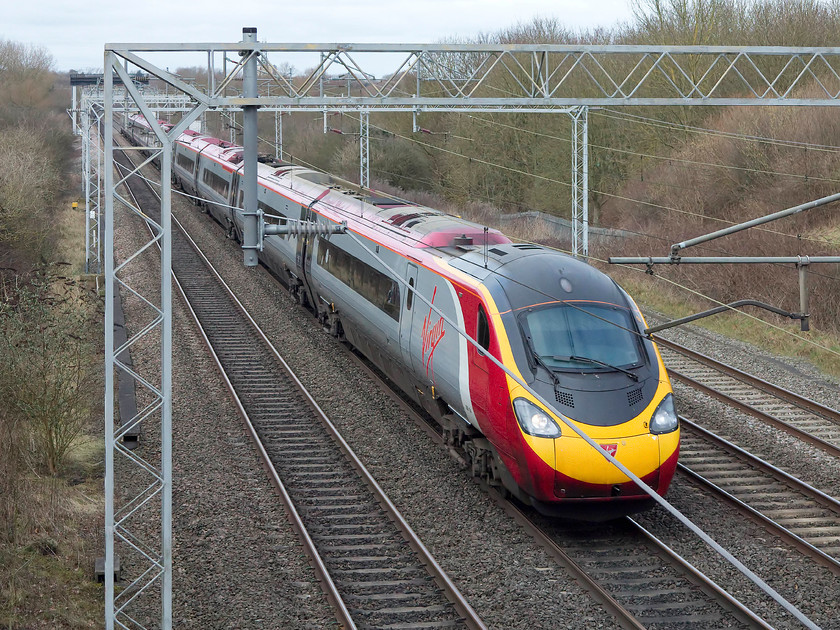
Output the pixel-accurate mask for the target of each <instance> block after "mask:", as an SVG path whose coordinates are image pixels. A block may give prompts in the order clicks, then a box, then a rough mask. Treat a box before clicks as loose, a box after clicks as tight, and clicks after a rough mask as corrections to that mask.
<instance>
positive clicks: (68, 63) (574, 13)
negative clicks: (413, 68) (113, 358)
mask: <svg viewBox="0 0 840 630" xmlns="http://www.w3.org/2000/svg"><path fill="white" fill-rule="evenodd" d="M3 5H4V6H3V11H2V18H0V39H6V40H12V41H15V42H19V43H23V44H34V45H37V46H43V47H44V48H46V49H47V50H48V51H49V52H50V53H51V54H52V56H53V58H54V59H55V69H56V70H58V71H67V70H70V69H75V70H92V69H100V71H101V68H102V59H103V50H104V45H105V43H106V42H107V43H141V42H142V43H162V42H185V43H187V42H237V41H240V40H241V39H242V27H246V26H256V27H257V29H258V31H257V36H258V38H259V40H260V41H262V42H283V43H301V42H308V43H338V42H341V43H350V42H381V43H434V42H438V41H440V40H442V39H444V38H452V37H462V38H468V37H474V36H476V35H478V34H479V33H494V32H496V31H498V30H501V29H505V28H508V27H512V26H515V25H516V24H517V23H520V22H529V21H531V19H532V18H534V17H535V16H540V17H554V18H557V19H558V20H559V21H560V22H561V23H562V24H563V25H565V26H566V27H567V28H570V29H572V30H576V29H578V28H591V27H595V26H605V27H609V26H612V25H613V24H615V23H616V22H619V21H629V20H630V18H631V16H632V13H631V9H630V0H346V1H343V2H342V1H338V0H296V1H290V0H275V1H273V2H272V1H269V0H239V1H231V0H225V1H221V0H203V1H201V2H196V1H189V0H181V2H173V1H171V0H170V1H167V2H163V1H161V0H135V1H133V2H126V1H125V0H110V1H109V2H103V1H102V0H89V1H88V2H68V1H67V0H37V1H34V0H29V1H28V2H27V1H20V0H4V2H3ZM199 7H200V8H199ZM273 61H275V60H273ZM156 63H158V64H159V65H161V66H170V65H171V66H173V67H172V69H173V70H174V69H175V68H176V67H181V66H190V65H200V64H201V61H199V60H197V59H188V58H186V57H185V56H183V55H182V56H177V55H176V56H174V57H172V58H167V59H166V60H157V61H156ZM275 63H277V61H275ZM291 63H292V64H293V65H295V67H297V68H301V66H303V65H305V62H302V61H301V62H299V63H295V61H291Z"/></svg>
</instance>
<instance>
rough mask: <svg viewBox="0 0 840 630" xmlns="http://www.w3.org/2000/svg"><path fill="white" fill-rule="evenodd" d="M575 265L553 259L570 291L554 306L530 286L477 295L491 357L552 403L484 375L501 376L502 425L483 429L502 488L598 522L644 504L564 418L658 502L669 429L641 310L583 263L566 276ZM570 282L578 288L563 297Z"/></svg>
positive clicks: (664, 388)
mask: <svg viewBox="0 0 840 630" xmlns="http://www.w3.org/2000/svg"><path fill="white" fill-rule="evenodd" d="M543 262H544V261H543ZM530 263H531V266H532V267H533V268H544V266H545V265H542V266H537V265H534V264H533V260H532V261H530ZM582 264H583V263H569V262H568V261H563V262H562V265H563V267H564V269H565V271H562V270H561V276H558V278H559V277H563V278H572V279H573V280H574V282H572V281H570V283H569V285H568V286H567V287H566V288H567V289H571V291H569V292H565V291H564V293H565V295H563V297H559V296H558V298H557V299H551V298H550V297H547V295H546V291H545V287H544V286H543V287H542V288H540V282H539V281H538V280H534V281H533V282H530V283H528V282H521V281H520V282H518V283H515V286H511V284H512V283H508V285H507V286H502V287H501V288H502V289H503V290H502V291H499V290H498V288H496V289H493V290H490V291H488V294H487V296H486V299H487V301H488V309H489V308H491V307H490V306H489V305H491V304H493V305H497V306H498V307H499V308H500V309H501V310H502V312H501V313H499V310H498V309H496V310H493V311H491V315H492V317H491V318H490V319H491V326H492V329H493V331H495V332H494V333H493V334H494V336H496V337H497V339H498V340H499V342H500V343H498V348H493V351H494V354H495V353H496V352H498V358H500V359H501V360H502V361H503V362H504V363H505V364H506V365H509V366H515V367H516V372H517V373H518V375H519V376H520V377H521V378H523V380H524V381H525V382H527V383H528V384H529V386H530V387H531V388H532V389H533V390H534V391H536V392H537V393H538V394H539V395H540V397H542V398H543V399H544V400H546V401H549V402H552V403H553V404H552V406H551V408H549V409H546V408H545V407H544V405H542V403H540V402H539V401H538V400H537V399H536V397H534V396H533V395H532V394H531V393H529V392H528V391H527V390H526V389H525V388H523V387H522V386H521V385H519V384H518V383H517V382H516V381H514V380H513V379H512V378H510V377H509V376H507V375H503V373H502V370H500V369H499V368H498V367H496V366H492V367H490V368H489V369H490V370H491V371H492V370H495V371H497V372H498V373H499V374H502V375H503V382H504V389H505V390H506V391H505V394H506V396H505V398H506V399H507V401H508V405H507V409H506V410H505V412H506V413H504V414H503V415H504V416H506V417H503V415H502V414H500V415H498V416H497V417H496V418H495V419H493V418H489V417H488V418H487V419H485V421H484V423H483V424H484V425H492V428H490V431H491V432H495V434H494V436H493V437H494V438H495V439H492V441H493V443H494V444H495V446H496V450H497V454H498V457H499V459H500V460H501V462H503V463H504V466H505V469H506V470H505V471H504V474H503V475H502V478H503V480H504V481H505V482H506V483H505V485H506V486H508V488H509V489H510V490H512V491H514V492H515V493H518V494H519V495H520V498H522V499H523V500H525V501H526V502H529V503H531V504H533V505H534V506H535V507H536V508H537V509H538V510H540V511H542V512H544V513H547V514H551V515H554V516H566V517H569V518H582V519H591V520H601V519H604V518H614V517H616V516H620V515H621V514H627V513H632V512H635V511H639V510H642V509H646V508H647V507H649V506H650V504H651V502H652V499H651V498H650V497H649V496H648V495H647V494H646V493H645V492H644V491H643V490H642V489H641V488H639V487H638V486H637V484H636V483H635V482H633V481H631V480H630V479H629V478H628V477H627V476H626V475H624V473H622V472H621V471H620V470H618V469H617V468H616V467H615V466H614V465H613V464H612V463H611V462H610V461H609V460H607V459H606V458H605V457H604V456H603V454H601V453H600V452H598V451H596V450H595V449H594V448H593V447H592V446H591V445H589V444H588V443H586V441H585V440H583V439H582V438H581V437H579V436H578V435H577V434H576V433H575V432H574V431H572V429H571V428H569V426H568V425H567V424H566V422H564V419H565V420H567V421H569V422H572V423H574V425H575V426H576V427H577V428H579V429H580V430H581V431H583V432H584V433H585V434H586V435H588V436H589V437H590V438H592V439H593V440H594V441H595V442H596V443H598V444H599V446H600V447H601V448H602V449H604V450H605V451H607V452H609V453H610V454H611V455H612V456H613V457H615V458H616V459H617V460H618V461H619V462H621V463H622V464H623V465H624V466H626V467H627V468H628V469H629V470H630V471H632V472H633V474H635V475H636V476H638V477H639V478H641V479H642V481H643V482H645V484H646V485H648V486H650V487H651V488H652V489H653V490H655V491H656V492H658V493H659V494H660V495H664V494H665V492H666V491H667V489H668V486H669V484H670V482H671V479H672V478H673V475H674V471H675V469H676V462H677V456H678V453H679V426H678V422H677V417H676V412H675V410H674V406H673V394H672V391H671V385H670V381H669V379H668V376H667V373H666V371H665V368H664V365H663V364H662V360H661V357H660V356H659V353H658V351H657V350H656V348H655V346H654V345H653V343H652V342H651V341H650V340H649V339H645V338H644V337H643V336H642V335H641V334H640V330H643V329H644V322H643V319H642V316H641V313H640V312H639V311H638V309H637V307H636V306H635V304H634V303H633V302H632V300H630V298H629V296H627V294H626V293H624V292H623V290H621V289H620V288H618V287H617V285H615V284H614V283H612V281H611V280H609V279H608V278H607V277H606V276H603V274H599V273H598V272H595V271H594V270H592V269H591V268H589V267H588V266H586V267H587V268H586V269H583V270H580V269H579V270H578V271H577V273H579V274H581V275H580V276H578V277H576V276H575V273H576V272H575V269H574V266H575V265H582ZM562 274H565V275H562ZM499 277H502V278H504V277H517V275H515V274H513V273H511V272H508V273H503V274H500V276H499ZM518 277H520V278H521V277H522V276H521V275H519V276H518ZM555 283H556V279H555ZM501 284H504V281H503V282H502V283H501ZM556 284H559V283H556ZM577 284H581V285H582V286H586V287H587V289H586V290H584V291H580V292H575V291H574V285H577ZM595 285H600V286H595ZM596 297H600V298H602V299H599V300H596V299H594V298H596ZM511 304H513V305H514V306H511ZM572 321H574V322H575V323H574V325H571V324H570V322H572ZM477 334H480V332H479V331H478V330H477ZM592 359H594V361H592ZM479 376H482V375H481V374H480V373H479ZM497 376H498V375H497ZM490 380H494V379H492V378H491V379H490ZM495 380H498V379H495ZM488 428H489V427H488Z"/></svg>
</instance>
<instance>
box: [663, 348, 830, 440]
mask: <svg viewBox="0 0 840 630" xmlns="http://www.w3.org/2000/svg"><path fill="white" fill-rule="evenodd" d="M654 340H655V341H656V343H658V344H660V345H663V346H665V347H666V348H670V349H672V350H675V351H676V352H679V353H680V354H684V355H686V356H688V357H690V358H692V359H694V360H695V361H697V362H699V363H704V364H705V365H708V366H709V367H712V368H714V369H716V370H718V371H719V372H723V373H725V374H728V375H729V376H732V377H733V378H737V379H738V380H742V381H744V382H747V383H749V384H751V385H754V386H755V387H757V388H758V389H762V390H764V391H765V392H767V393H768V394H772V395H774V396H776V397H777V398H781V399H783V400H786V401H788V402H789V403H792V404H794V405H796V406H797V407H801V408H803V409H807V410H808V411H810V412H812V413H815V414H817V415H820V416H825V417H826V418H828V419H830V420H833V421H834V422H836V423H837V424H838V425H840V411H838V410H836V409H832V408H831V407H826V406H825V405H823V404H821V403H818V402H816V401H814V400H811V399H810V398H806V397H805V396H802V395H800V394H797V393H795V392H792V391H790V390H788V389H785V388H783V387H779V386H778V385H774V384H773V383H770V382H768V381H765V380H763V379H760V378H758V377H757V376H754V375H752V374H749V373H748V372H744V371H742V370H739V369H738V368H736V367H733V366H731V365H727V364H726V363H722V362H720V361H717V360H715V359H713V358H712V357H709V356H706V355H705V354H702V353H700V352H697V351H696V350H692V349H691V348H687V347H685V346H683V345H680V344H678V343H676V342H674V341H671V340H669V339H663V338H662V337H659V336H655V337H654ZM669 371H670V370H669Z"/></svg>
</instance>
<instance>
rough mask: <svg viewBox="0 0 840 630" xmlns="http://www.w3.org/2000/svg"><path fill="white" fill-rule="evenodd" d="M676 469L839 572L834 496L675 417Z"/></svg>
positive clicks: (839, 522) (839, 528)
mask: <svg viewBox="0 0 840 630" xmlns="http://www.w3.org/2000/svg"><path fill="white" fill-rule="evenodd" d="M680 420H681V423H682V424H681V426H682V431H683V433H682V441H681V450H680V463H679V464H678V470H679V471H680V472H681V473H682V474H684V475H686V476H687V477H689V478H690V479H691V480H692V481H694V482H696V483H698V484H700V485H701V486H703V487H704V488H705V489H707V490H708V491H711V492H714V493H715V494H716V495H717V496H718V497H720V498H721V499H723V500H725V501H727V502H728V503H730V504H732V505H734V506H735V507H737V508H738V509H739V510H741V511H742V512H743V513H745V514H747V515H748V516H749V517H751V518H753V519H754V520H756V521H757V522H759V523H760V524H761V525H763V526H764V527H765V528H767V529H768V530H769V531H771V532H772V533H773V534H775V535H777V536H779V537H780V538H782V539H783V540H785V541H786V542H788V543H789V544H791V545H793V546H794V547H795V548H796V549H798V550H799V551H800V552H802V553H804V554H805V555H807V556H808V557H810V558H812V559H813V560H815V561H816V562H818V563H819V564H821V565H823V566H825V567H827V568H828V569H829V570H831V571H832V572H834V573H835V574H840V501H837V500H836V499H834V498H833V497H830V496H828V495H826V494H824V493H823V492H820V491H819V490H817V489H815V488H812V487H811V486H809V485H808V484H806V483H804V482H803V481H801V480H799V479H797V478H795V477H793V476H792V475H789V474H788V473H786V472H784V471H782V470H780V469H779V468H776V467H775V466H772V465H771V464H769V463H767V462H765V461H763V460H761V459H759V458H757V457H756V456H754V455H751V454H750V453H748V452H747V451H745V450H744V449H742V448H740V447H738V446H736V445H735V444H732V443H731V442H728V441H727V440H724V439H723V438H721V437H718V436H716V435H714V434H713V433H711V432H710V431H707V430H706V429H703V428H702V427H700V426H699V425H697V424H695V423H693V422H691V421H690V420H687V419H686V418H681V419H680Z"/></svg>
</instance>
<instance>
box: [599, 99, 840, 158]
mask: <svg viewBox="0 0 840 630" xmlns="http://www.w3.org/2000/svg"><path fill="white" fill-rule="evenodd" d="M604 112H609V113H610V114H614V115H612V116H611V115H609V114H605V113H604ZM592 113H593V114H594V115H596V116H602V117H604V118H611V119H613V120H624V121H627V120H630V121H631V122H634V121H639V124H647V125H649V126H651V127H660V128H665V129H676V130H679V131H689V132H691V133H697V134H701V135H710V136H721V137H725V138H732V139H734V140H741V141H744V142H761V143H764V144H772V145H778V146H784V147H791V148H805V149H813V150H815V151H823V152H826V153H840V147H837V146H834V145H830V144H811V143H809V142H800V141H797V140H780V139H778V138H766V137H762V136H752V135H749V134H741V133H735V132H734V131H720V130H717V129H706V128H703V127H693V126H691V125H684V124H681V123H672V122H669V121H667V120H658V119H656V118H648V117H646V116H639V115H638V114H629V113H627V112H623V111H619V110H615V109H610V108H608V107H604V108H598V109H593V110H592Z"/></svg>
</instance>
